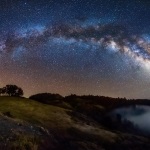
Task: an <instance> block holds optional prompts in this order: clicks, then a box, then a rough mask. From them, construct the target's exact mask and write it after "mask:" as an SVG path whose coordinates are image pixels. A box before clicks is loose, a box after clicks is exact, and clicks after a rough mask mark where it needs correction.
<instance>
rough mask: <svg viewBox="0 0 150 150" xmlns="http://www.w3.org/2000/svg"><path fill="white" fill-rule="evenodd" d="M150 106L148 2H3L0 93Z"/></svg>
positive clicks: (5, 0) (66, 0) (149, 19)
mask: <svg viewBox="0 0 150 150" xmlns="http://www.w3.org/2000/svg"><path fill="white" fill-rule="evenodd" d="M6 84H16V85H18V86H20V87H22V89H23V90H24V93H25V96H30V95H32V94H36V93H41V92H50V93H59V94H61V95H69V94H71V93H72V94H78V95H83V94H93V95H104V96H111V97H127V98H150V2H148V0H118V1H117V0H1V1H0V87H3V86H5V85H6Z"/></svg>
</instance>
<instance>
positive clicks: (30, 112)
mask: <svg viewBox="0 0 150 150" xmlns="http://www.w3.org/2000/svg"><path fill="white" fill-rule="evenodd" d="M67 111H69V110H67V109H64V108H60V107H57V106H52V105H46V104H41V103H39V102H35V101H32V100H29V99H26V98H19V97H0V112H2V113H5V112H10V113H11V115H12V116H13V117H14V118H17V119H20V120H23V121H27V122H30V123H36V124H39V125H42V126H44V127H48V128H49V127H52V128H55V127H57V128H63V127H65V128H66V127H69V126H70V125H71V119H70V116H69V115H67V113H66V112H67Z"/></svg>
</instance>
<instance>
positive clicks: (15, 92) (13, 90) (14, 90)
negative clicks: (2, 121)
mask: <svg viewBox="0 0 150 150" xmlns="http://www.w3.org/2000/svg"><path fill="white" fill-rule="evenodd" d="M3 89H5V93H6V94H8V95H9V96H23V90H22V89H21V88H20V87H18V86H16V85H6V87H4V88H3Z"/></svg>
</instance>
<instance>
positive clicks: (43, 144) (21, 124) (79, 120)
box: [0, 97, 150, 150]
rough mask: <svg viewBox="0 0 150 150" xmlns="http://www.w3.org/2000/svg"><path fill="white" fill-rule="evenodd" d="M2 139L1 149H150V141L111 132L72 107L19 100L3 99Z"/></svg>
mask: <svg viewBox="0 0 150 150" xmlns="http://www.w3.org/2000/svg"><path fill="white" fill-rule="evenodd" d="M96 107H98V108H101V106H96ZM100 110H101V109H100ZM99 117H102V116H99ZM0 135H1V137H0V139H1V142H0V148H1V149H24V150H29V149H31V150H38V149H39V150H46V149H47V150H48V149H52V150H63V149H64V150H70V149H72V150H100V149H106V150H111V149H118V150H119V149H135V150H136V149H143V148H144V149H150V144H149V143H150V140H149V138H147V137H142V136H137V135H133V134H129V133H123V132H120V131H117V130H110V129H108V128H106V127H104V126H103V125H101V124H100V123H97V122H96V121H95V120H94V119H92V118H91V117H88V115H86V114H84V113H82V112H76V111H75V110H74V109H71V106H70V107H69V109H67V108H66V109H64V108H61V106H59V107H58V106H54V105H45V104H42V103H39V102H36V101H32V100H30V99H26V98H16V97H0Z"/></svg>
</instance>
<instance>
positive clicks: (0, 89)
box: [0, 87, 6, 95]
mask: <svg viewBox="0 0 150 150" xmlns="http://www.w3.org/2000/svg"><path fill="white" fill-rule="evenodd" d="M4 94H6V88H5V87H3V88H0V95H4Z"/></svg>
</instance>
